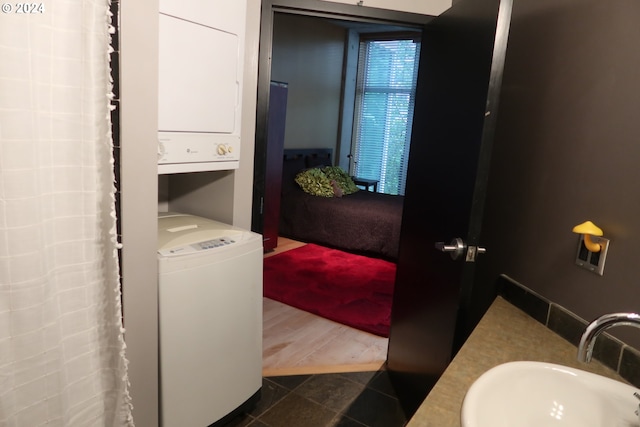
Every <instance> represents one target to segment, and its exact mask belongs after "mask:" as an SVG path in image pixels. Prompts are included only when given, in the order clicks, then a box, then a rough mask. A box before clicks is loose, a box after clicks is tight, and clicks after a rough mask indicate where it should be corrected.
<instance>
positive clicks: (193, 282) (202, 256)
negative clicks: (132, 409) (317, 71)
mask: <svg viewBox="0 0 640 427" xmlns="http://www.w3.org/2000/svg"><path fill="white" fill-rule="evenodd" d="M262 265H263V246H262V236H261V235H259V234H257V233H253V232H251V231H247V230H243V229H240V228H238V227H234V226H231V225H228V224H224V223H221V222H218V221H213V220H210V219H206V218H201V217H198V216H193V215H187V214H181V213H174V212H166V213H160V214H158V267H159V278H158V298H159V307H158V313H159V334H160V337H159V341H160V355H159V358H160V419H161V423H162V426H163V427H177V426H180V427H182V426H197V427H205V426H209V425H212V424H213V425H221V424H224V423H226V422H227V421H228V420H229V419H231V418H232V417H234V416H235V415H236V414H237V413H239V412H240V411H242V410H244V409H246V408H248V407H250V406H252V405H253V404H255V402H256V401H257V400H258V399H259V398H260V390H261V387H262Z"/></svg>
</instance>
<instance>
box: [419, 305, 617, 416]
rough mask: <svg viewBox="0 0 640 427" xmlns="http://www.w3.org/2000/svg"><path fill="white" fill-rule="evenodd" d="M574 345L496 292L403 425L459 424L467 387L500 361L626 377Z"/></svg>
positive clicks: (610, 376) (615, 377) (612, 376)
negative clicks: (584, 358)
mask: <svg viewBox="0 0 640 427" xmlns="http://www.w3.org/2000/svg"><path fill="white" fill-rule="evenodd" d="M576 354H577V349H576V347H575V346H574V345H572V344H571V343H570V342H568V341H566V340H565V339H564V338H562V337H560V336H559V335H557V334H556V333H554V332H553V331H551V330H550V329H547V327H545V326H544V325H542V324H541V323H539V322H537V321H536V320H535V319H533V318H532V317H530V316H529V315H527V314H526V313H525V312H523V311H521V310H520V309H518V308H516V307H515V306H513V305H511V304H510V303H509V302H507V301H506V300H505V299H503V298H502V297H497V298H496V300H495V301H494V302H493V304H492V305H491V307H490V308H489V310H488V311H487V313H486V314H485V315H484V317H483V318H482V320H481V321H480V323H478V326H477V327H476V328H475V329H474V331H473V333H472V334H471V335H470V336H469V338H468V339H467V341H466V342H465V344H464V345H463V346H462V348H461V349H460V351H459V352H458V354H457V355H456V356H455V358H454V359H453V360H452V362H451V364H450V365H449V366H448V368H447V369H446V370H445V372H444V373H443V374H442V376H441V377H440V379H439V380H438V382H437V383H436V385H435V386H434V387H433V389H432V390H431V392H430V393H429V395H428V396H427V398H426V399H425V400H424V402H422V404H421V405H420V407H419V408H418V410H417V411H416V413H415V414H414V416H413V417H412V418H411V420H410V421H409V423H408V424H407V427H449V426H450V427H459V426H460V409H461V407H462V400H463V399H464V395H465V393H466V391H467V389H468V388H469V387H470V386H471V384H472V383H473V382H474V381H475V380H476V379H477V378H478V377H479V376H480V375H482V373H484V372H485V371H487V370H489V369H491V368H492V367H494V366H497V365H499V364H501V363H506V362H511V361H516V360H534V361H540V362H550V363H557V364H561V365H565V366H571V367H573V368H577V369H582V370H585V371H589V372H594V373H596V374H600V375H604V376H606V377H609V378H614V379H616V380H619V381H622V382H625V383H626V381H625V380H623V379H622V377H620V376H619V375H618V374H617V373H616V372H615V371H613V370H612V369H609V368H608V367H606V366H604V365H603V364H601V363H600V362H598V361H596V360H593V361H592V362H591V363H589V364H583V363H580V362H578V361H577V360H576Z"/></svg>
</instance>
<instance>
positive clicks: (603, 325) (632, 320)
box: [578, 313, 640, 363]
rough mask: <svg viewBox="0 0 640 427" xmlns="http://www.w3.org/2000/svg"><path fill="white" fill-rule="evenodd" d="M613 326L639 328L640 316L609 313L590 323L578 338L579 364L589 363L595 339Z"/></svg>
mask: <svg viewBox="0 0 640 427" xmlns="http://www.w3.org/2000/svg"><path fill="white" fill-rule="evenodd" d="M613 326H635V327H636V328H640V314H636V313H611V314H605V315H603V316H600V317H598V318H597V319H596V320H594V321H593V322H591V323H590V324H589V326H587V329H585V331H584V333H583V334H582V337H581V338H580V344H579V345H578V361H579V362H585V363H588V362H591V356H592V354H593V346H594V344H595V343H596V338H598V335H600V333H601V332H602V331H604V330H605V329H609V328H611V327H613Z"/></svg>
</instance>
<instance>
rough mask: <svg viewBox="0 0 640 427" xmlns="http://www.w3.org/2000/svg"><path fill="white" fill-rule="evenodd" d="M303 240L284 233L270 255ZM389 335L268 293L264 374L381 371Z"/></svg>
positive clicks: (265, 319)
mask: <svg viewBox="0 0 640 427" xmlns="http://www.w3.org/2000/svg"><path fill="white" fill-rule="evenodd" d="M302 245H304V243H300V242H296V241H293V240H289V239H285V238H282V237H281V238H279V239H278V247H277V248H276V249H275V250H274V251H273V252H270V253H268V254H265V257H269V256H274V255H277V254H278V253H281V252H284V251H287V250H291V249H295V248H297V247H300V246H302ZM387 344H388V339H387V338H383V337H379V336H377V335H373V334H370V333H368V332H363V331H360V330H357V329H353V328H350V327H348V326H345V325H342V324H340V323H336V322H333V321H331V320H327V319H324V318H322V317H319V316H316V315H314V314H311V313H308V312H306V311H302V310H298V309H296V308H294V307H291V306H288V305H285V304H282V303H280V302H278V301H274V300H272V299H269V298H264V312H263V328H262V345H263V353H262V374H263V376H278V375H301V374H320V373H336V372H360V371H377V370H379V369H380V368H381V367H382V366H383V365H384V363H385V361H386V358H387Z"/></svg>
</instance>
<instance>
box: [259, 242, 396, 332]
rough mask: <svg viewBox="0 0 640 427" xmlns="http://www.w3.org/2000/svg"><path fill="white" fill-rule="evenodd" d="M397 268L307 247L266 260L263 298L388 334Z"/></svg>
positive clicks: (315, 247) (353, 325)
mask: <svg viewBox="0 0 640 427" xmlns="http://www.w3.org/2000/svg"><path fill="white" fill-rule="evenodd" d="M395 276H396V265H395V264H394V263H392V262H389V261H385V260H381V259H375V258H368V257H365V256H361V255H354V254H349V253H346V252H342V251H338V250H335V249H329V248H325V247H322V246H318V245H314V244H307V245H305V246H302V247H299V248H296V249H292V250H290V251H287V252H283V253H281V254H278V255H273V256H271V257H267V258H265V259H264V296H265V297H267V298H271V299H274V300H276V301H280V302H282V303H284V304H287V305H290V306H293V307H296V308H299V309H301V310H304V311H308V312H310V313H313V314H317V315H318V316H321V317H324V318H326V319H330V320H333V321H335V322H339V323H342V324H344V325H347V326H351V327H353V328H357V329H360V330H363V331H366V332H370V333H373V334H376V335H379V336H383V337H388V336H389V323H390V321H391V302H392V298H393V285H394V282H395Z"/></svg>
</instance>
